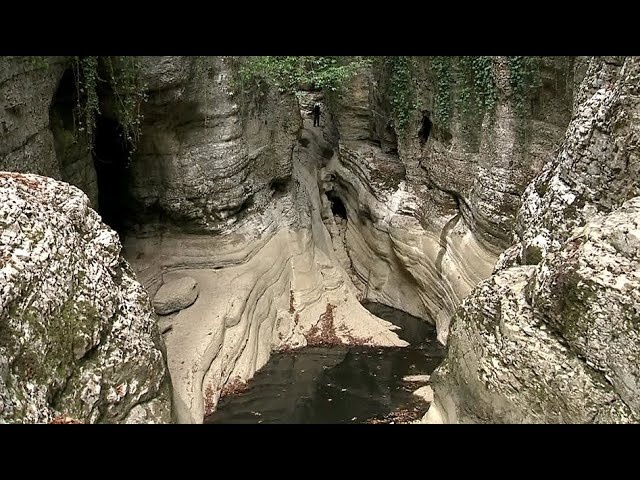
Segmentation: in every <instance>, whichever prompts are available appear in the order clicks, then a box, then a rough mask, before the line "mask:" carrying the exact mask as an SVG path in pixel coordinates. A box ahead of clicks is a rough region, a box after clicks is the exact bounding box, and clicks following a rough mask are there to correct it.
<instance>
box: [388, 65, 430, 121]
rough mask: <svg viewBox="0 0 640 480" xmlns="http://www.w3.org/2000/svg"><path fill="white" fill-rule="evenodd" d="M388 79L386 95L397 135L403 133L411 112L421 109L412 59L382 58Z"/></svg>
mask: <svg viewBox="0 0 640 480" xmlns="http://www.w3.org/2000/svg"><path fill="white" fill-rule="evenodd" d="M382 63H383V67H384V68H385V69H386V70H387V75H388V77H389V82H388V94H389V101H390V103H391V107H392V111H391V113H392V115H393V119H394V121H395V126H396V130H397V131H398V133H404V132H405V129H406V126H407V124H408V123H409V119H410V118H411V112H412V111H414V110H418V109H420V108H421V105H420V103H419V100H418V95H417V87H416V83H415V82H416V75H415V69H416V63H415V59H414V58H413V57H403V56H389V57H383V58H382Z"/></svg>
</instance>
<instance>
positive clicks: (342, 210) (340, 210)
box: [327, 190, 347, 220]
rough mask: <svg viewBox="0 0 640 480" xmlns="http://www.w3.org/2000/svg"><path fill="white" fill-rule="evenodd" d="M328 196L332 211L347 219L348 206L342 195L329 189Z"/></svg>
mask: <svg viewBox="0 0 640 480" xmlns="http://www.w3.org/2000/svg"><path fill="white" fill-rule="evenodd" d="M327 198H328V199H329V202H331V211H332V212H333V214H334V215H336V216H338V217H340V218H343V219H345V220H347V208H346V207H345V206H344V203H343V202H342V200H341V199H340V197H339V196H338V195H337V194H336V193H335V192H334V191H333V190H329V191H328V192H327Z"/></svg>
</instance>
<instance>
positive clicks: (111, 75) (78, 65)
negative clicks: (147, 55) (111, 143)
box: [73, 56, 147, 161]
mask: <svg viewBox="0 0 640 480" xmlns="http://www.w3.org/2000/svg"><path fill="white" fill-rule="evenodd" d="M140 68H141V66H140V63H139V60H138V59H137V58H136V57H110V56H109V57H90V56H83V57H74V62H73V70H74V77H75V80H76V91H77V92H76V93H77V95H76V108H75V112H74V119H75V121H76V129H77V131H78V132H80V133H82V134H84V135H86V138H87V144H88V146H89V149H90V150H91V151H93V148H94V140H95V139H94V132H95V127H96V118H97V117H98V115H100V113H101V100H102V99H103V98H104V96H105V95H110V97H111V98H112V99H113V104H112V109H113V111H112V113H113V115H114V116H115V118H116V120H117V121H118V122H119V124H120V126H121V127H122V131H123V136H124V138H123V139H124V140H126V142H127V143H128V145H129V147H130V148H129V161H130V160H131V156H132V155H133V153H134V152H135V149H136V146H137V144H138V140H139V137H140V131H141V122H142V118H143V115H142V113H141V111H140V109H141V106H142V103H143V102H144V101H146V99H147V93H146V88H147V85H146V84H144V83H143V82H142V81H141V78H140Z"/></svg>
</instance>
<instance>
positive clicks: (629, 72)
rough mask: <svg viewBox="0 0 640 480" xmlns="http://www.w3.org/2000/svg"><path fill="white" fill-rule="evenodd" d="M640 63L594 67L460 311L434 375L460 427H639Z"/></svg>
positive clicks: (447, 413) (439, 396)
mask: <svg viewBox="0 0 640 480" xmlns="http://www.w3.org/2000/svg"><path fill="white" fill-rule="evenodd" d="M639 78H640V59H638V58H637V57H627V58H620V57H602V58H594V59H592V60H591V61H590V64H589V66H588V69H587V71H586V73H585V77H584V81H583V83H582V84H581V87H580V89H579V90H578V91H577V95H576V101H577V102H578V104H577V105H576V107H575V108H574V116H573V119H572V121H571V124H570V125H569V128H568V129H567V132H566V137H565V140H564V143H563V145H562V148H561V150H560V151H559V153H558V154H557V156H556V157H555V158H554V159H553V160H552V161H550V162H549V163H547V164H546V165H545V167H544V169H543V170H542V172H541V173H540V174H539V175H538V176H537V177H536V178H535V179H534V181H533V182H532V183H531V184H530V185H529V186H528V187H527V189H526V191H525V193H524V196H523V200H522V206H521V208H520V210H519V212H518V215H517V222H516V227H515V243H514V245H513V246H512V247H510V248H509V249H508V250H507V251H505V252H504V253H503V254H502V256H501V258H500V260H499V262H498V264H497V266H496V271H495V273H494V275H493V276H492V277H491V278H490V279H488V280H486V281H484V282H482V283H481V284H480V285H478V287H476V288H475V289H474V290H473V292H472V293H471V295H470V296H469V297H468V298H467V299H465V300H464V302H463V303H462V305H461V306H460V308H459V309H458V311H457V313H456V316H455V317H454V319H453V323H452V328H451V333H450V337H449V352H448V355H447V358H446V359H445V362H444V363H443V365H442V366H441V367H439V368H438V369H437V370H436V372H434V375H433V376H432V379H433V382H434V386H435V392H436V407H435V410H438V412H437V413H438V414H439V415H442V416H444V418H446V419H447V420H448V421H459V422H475V421H483V422H514V423H517V422H563V423H583V422H607V423H610V422H615V423H627V422H638V420H639V418H640V417H639V414H640V409H639V407H640V395H639V393H640V391H639V389H638V385H639V384H640V383H639V379H640V377H639V374H640V371H639V370H638V361H637V359H638V348H639V347H638V346H639V345H640V343H639V341H638V340H639V335H640V331H639V330H638V324H639V322H638V320H639V319H640V297H638V295H637V292H639V291H640V288H639V287H640V283H639V281H640V276H639V272H640V264H639V260H640V257H639V255H638V254H639V250H638V246H639V243H638V241H639V239H640V231H639V230H638V224H639V222H640V216H639V210H638V207H639V205H640V197H638V194H639V193H640V190H639V187H640V184H639V183H638V178H640V177H639V175H638V174H639V173H640V171H639V170H640V163H639V162H638V135H639V133H640V123H639V122H638V113H639V112H640V109H639V106H640V103H639V100H640V97H639V91H638V80H639Z"/></svg>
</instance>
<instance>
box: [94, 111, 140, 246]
mask: <svg viewBox="0 0 640 480" xmlns="http://www.w3.org/2000/svg"><path fill="white" fill-rule="evenodd" d="M94 135H95V136H94V149H93V164H94V167H95V169H96V174H97V179H98V206H99V210H98V211H99V213H100V215H101V216H102V220H103V221H104V222H105V223H106V224H107V225H109V226H110V227H111V228H113V229H114V230H115V231H116V232H118V235H120V239H121V240H123V239H124V234H125V230H126V228H127V227H128V224H127V217H128V211H129V208H128V207H129V202H128V183H129V174H130V170H129V168H128V166H129V158H130V155H131V149H130V144H129V142H128V141H127V139H126V136H125V133H124V129H123V128H122V126H121V125H120V123H119V122H118V121H116V120H113V119H111V118H109V117H106V116H104V115H98V116H97V117H96V126H95V133H94Z"/></svg>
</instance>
